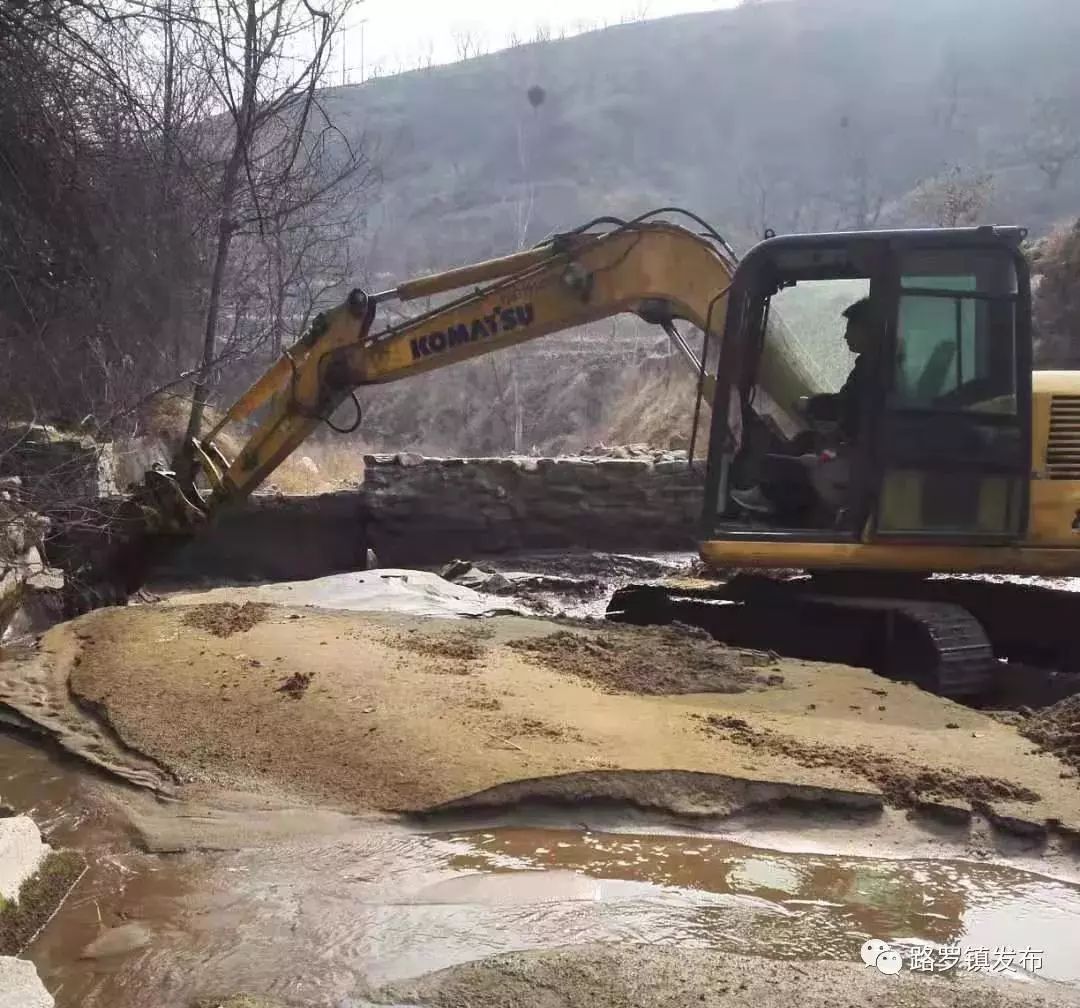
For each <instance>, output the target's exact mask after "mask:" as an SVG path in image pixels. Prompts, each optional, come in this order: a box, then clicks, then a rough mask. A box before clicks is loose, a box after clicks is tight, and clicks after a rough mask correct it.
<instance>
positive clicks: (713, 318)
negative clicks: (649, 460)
mask: <svg viewBox="0 0 1080 1008" xmlns="http://www.w3.org/2000/svg"><path fill="white" fill-rule="evenodd" d="M735 269H736V259H735V256H734V253H732V251H731V250H730V248H729V247H728V246H727V245H726V244H725V243H723V242H722V240H720V239H719V238H718V236H713V237H711V238H710V237H702V236H700V235H698V234H696V233H694V232H692V231H690V230H688V229H686V228H683V227H680V226H678V225H675V224H672V223H668V222H663V221H658V222H644V221H638V222H632V223H629V224H627V223H622V222H617V223H616V224H615V226H614V227H613V228H612V229H611V230H604V231H595V230H590V229H589V226H587V227H586V228H583V229H580V230H578V231H575V232H573V233H570V234H566V235H559V236H556V237H555V238H553V239H552V240H550V241H548V242H545V243H544V244H542V245H540V246H538V247H536V248H534V249H529V250H526V251H522V252H518V253H515V254H513V255H509V256H506V257H504V258H500V259H493V260H489V261H487V262H483V263H478V264H475V265H471V266H466V267H463V268H460V269H455V270H450V271H448V272H444V273H438V274H435V275H432V276H426V277H421V278H418V279H415V280H411V281H408V282H406V283H403V284H401V285H400V286H398V287H396V288H395V289H393V290H390V291H386V292H384V293H381V294H377V295H368V294H365V293H364V292H363V291H359V290H354V291H353V292H352V293H351V294H350V295H349V297H348V299H347V300H346V301H345V303H344V304H342V305H340V306H338V307H336V308H334V309H332V310H329V311H327V312H325V313H323V314H321V315H319V316H318V317H317V318H316V319H315V322H314V324H313V325H312V326H311V328H310V329H309V330H308V331H307V332H306V333H304V334H303V336H301V338H300V339H299V340H298V341H297V342H296V343H295V344H293V345H292V346H291V347H289V348H288V349H287V350H286V351H285V352H284V353H283V354H282V356H281V358H280V359H279V360H278V361H277V362H276V363H275V364H274V365H273V366H272V367H271V368H270V369H269V370H268V371H267V372H266V373H265V374H264V375H262V376H261V377H260V378H259V379H258V380H257V381H256V382H255V383H254V384H253V385H252V386H251V387H250V388H249V389H248V390H247V391H246V392H245V393H244V394H243V395H242V396H240V398H239V399H238V400H237V401H236V402H235V403H234V404H233V405H232V406H231V407H230V408H229V409H228V410H227V411H226V413H225V414H224V416H223V419H222V420H221V422H220V423H219V424H218V425H217V426H216V427H214V429H213V430H211V431H209V432H208V434H207V435H206V437H204V438H201V439H199V440H198V441H196V442H194V443H193V444H192V445H190V446H189V447H190V449H191V451H192V452H193V454H194V461H195V466H194V472H195V473H196V478H194V479H191V480H181V479H180V478H178V476H177V475H176V474H175V473H172V472H170V471H168V470H166V469H164V468H162V467H160V466H159V467H155V469H154V470H152V471H151V472H150V473H148V474H147V477H146V480H145V482H144V483H143V484H142V485H141V486H140V487H138V488H136V489H135V491H134V493H133V497H132V506H133V508H134V509H135V511H136V512H137V514H138V524H140V525H141V526H142V528H143V529H144V530H145V532H146V533H147V534H148V535H149V536H152V537H156V538H158V539H161V538H162V536H165V537H169V536H172V537H180V538H181V539H183V538H184V537H187V536H190V535H193V534H194V533H195V532H197V531H198V528H199V527H200V526H201V525H202V524H204V523H205V522H206V521H208V520H210V519H212V518H213V517H214V515H215V514H216V513H218V512H219V511H220V510H221V509H222V508H225V507H228V506H230V505H232V504H234V503H236V502H238V501H240V500H242V499H244V498H245V497H247V496H248V495H249V494H251V493H252V492H253V491H254V490H255V489H256V488H257V487H258V486H259V485H260V484H261V483H262V482H263V481H265V480H266V479H267V477H269V476H270V474H271V473H272V472H273V471H274V469H275V468H277V466H279V465H280V464H281V463H282V462H283V461H284V460H285V459H286V458H288V456H289V455H290V454H291V453H292V452H293V451H295V450H296V448H297V447H298V446H299V445H300V444H301V443H302V442H303V441H304V440H305V439H306V438H307V437H308V436H309V435H310V434H311V433H312V431H313V430H314V429H315V428H316V427H317V426H318V425H319V424H320V423H322V422H324V421H327V420H329V418H330V416H331V414H332V413H333V412H334V411H335V410H336V409H337V407H338V406H339V405H341V403H342V402H343V401H344V400H345V399H346V398H348V397H349V396H350V395H352V394H354V391H355V389H357V388H360V387H362V386H365V385H378V384H383V383H385V382H392V381H398V380H400V379H403V378H409V377H411V376H413V375H417V374H422V373H424V372H427V371H433V370H436V369H438V368H443V367H447V366H449V365H451V364H456V363H458V362H461V361H466V360H470V359H472V358H475V357H479V356H481V355H483V354H487V353H490V352H492V351H495V350H501V349H505V348H508V347H512V346H516V345H518V344H520V343H524V342H526V341H529V340H533V339H537V338H539V337H541V336H545V335H548V334H550V333H556V332H560V331H562V330H565V329H569V328H572V327H574V326H580V325H582V324H584V323H587V322H592V321H596V320H598V319H602V318H606V317H609V316H612V315H615V314H618V313H621V312H633V313H636V314H637V315H639V316H640V317H642V318H643V319H645V320H646V321H648V322H652V323H656V324H658V325H660V326H661V327H663V328H664V330H665V331H666V332H667V333H668V335H669V336H670V337H671V338H672V340H673V341H674V342H675V343H676V345H677V347H678V349H679V352H680V355H681V356H682V357H683V359H684V360H686V362H687V364H688V365H689V366H690V367H691V368H693V369H694V371H695V373H696V374H697V375H698V377H699V379H700V388H699V391H700V394H701V396H702V399H703V400H704V401H705V402H706V403H711V402H712V399H713V392H714V390H715V381H716V378H715V376H712V375H709V374H707V373H706V371H705V369H704V368H703V367H702V363H701V361H700V360H699V359H698V358H697V357H696V356H695V354H694V353H693V351H692V350H691V349H690V347H689V346H688V345H687V344H686V342H685V341H684V340H683V339H682V337H681V336H680V335H679V332H678V330H677V328H676V327H675V322H676V321H677V320H686V321H688V322H690V323H692V324H693V325H695V326H697V327H698V328H699V329H700V330H702V332H703V333H705V334H706V341H705V347H706V351H708V348H709V347H710V345H715V344H716V343H718V340H719V337H720V334H721V333H722V332H723V326H724V320H725V317H726V312H727V301H728V298H727V295H728V290H729V288H730V287H731V282H732V278H733V276H734V273H735ZM451 292H453V294H451ZM439 295H451V299H450V300H448V301H446V303H443V304H441V305H439V306H438V307H435V308H431V309H429V310H426V311H423V312H421V313H420V314H417V315H416V316H415V317H412V318H410V319H409V320H407V321H405V322H403V323H400V324H396V325H391V326H389V327H387V328H384V329H381V330H379V331H376V332H372V326H373V322H374V320H375V315H376V310H377V308H378V306H379V305H380V304H381V303H384V302H388V301H392V300H396V301H399V302H416V301H419V300H421V299H425V298H433V297H436V296H439ZM759 381H760V384H761V386H762V387H764V388H765V389H767V390H768V391H769V392H770V395H771V396H772V397H773V398H774V399H777V400H779V401H781V402H782V401H788V402H793V401H794V400H795V399H796V398H797V396H798V395H799V394H801V393H802V392H803V391H804V390H805V388H806V384H807V381H806V377H805V376H804V375H802V374H801V373H800V372H799V371H798V370H797V367H796V365H795V364H794V363H792V362H791V361H789V360H787V359H785V358H783V357H782V356H781V355H780V354H778V353H777V352H775V351H774V350H772V349H771V348H770V346H769V345H768V343H766V346H765V349H764V354H763V357H762V363H761V368H760V371H759ZM263 407H265V408H266V414H265V416H264V417H263V418H262V419H261V420H259V421H258V422H257V423H256V424H255V426H254V428H253V429H251V431H250V433H249V435H248V436H247V438H246V440H245V442H244V444H243V445H242V447H241V449H240V450H239V451H238V452H237V453H236V454H235V455H234V456H233V457H232V458H229V457H227V456H226V454H225V453H224V452H223V451H222V450H221V449H220V447H219V446H218V444H217V441H216V439H217V438H218V436H219V435H220V434H221V432H222V431H223V429H224V428H226V427H227V426H228V425H230V424H234V423H238V422H244V421H250V419H251V417H252V416H253V414H254V413H255V412H256V411H258V410H260V409H261V408H263ZM199 476H201V477H202V478H201V479H199V478H198V477H199ZM129 538H130V537H129ZM126 557H127V559H126V561H125V562H123V563H120V564H119V566H120V567H121V568H122V570H123V572H122V573H121V575H120V578H121V580H122V581H123V582H124V586H125V590H126V591H129V592H130V591H132V590H134V588H135V587H137V586H138V583H141V580H142V578H143V576H144V574H145V567H146V563H147V561H146V560H145V558H143V559H141V560H140V561H139V562H137V563H134V564H132V562H131V559H132V553H131V550H130V549H129V550H128V551H127V553H126Z"/></svg>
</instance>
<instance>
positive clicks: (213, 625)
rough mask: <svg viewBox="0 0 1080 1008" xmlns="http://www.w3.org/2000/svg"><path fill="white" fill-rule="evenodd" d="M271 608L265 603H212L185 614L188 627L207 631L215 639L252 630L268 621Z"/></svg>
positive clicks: (196, 607)
mask: <svg viewBox="0 0 1080 1008" xmlns="http://www.w3.org/2000/svg"><path fill="white" fill-rule="evenodd" d="M269 609H270V606H269V605H268V604H267V603H265V602H245V603H244V604H243V605H237V604H236V603H235V602H211V603H209V604H208V605H200V606H195V607H194V608H193V609H189V610H188V611H187V613H185V614H184V623H185V624H186V625H187V626H190V627H195V628H196V629H199V630H205V631H206V632H207V633H211V634H213V635H214V636H215V637H231V636H232V635H233V634H235V633H243V632H244V631H245V630H250V629H251V628H252V627H253V626H255V624H256V623H261V622H262V621H263V620H264V619H266V614H267V612H268V610H269Z"/></svg>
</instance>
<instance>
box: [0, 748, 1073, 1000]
mask: <svg viewBox="0 0 1080 1008" xmlns="http://www.w3.org/2000/svg"><path fill="white" fill-rule="evenodd" d="M0 767H2V768H3V772H2V773H0V794H2V796H3V798H4V800H5V801H6V802H8V803H10V804H12V805H14V806H15V807H16V808H19V809H20V810H32V811H33V814H34V815H35V817H36V818H37V819H38V821H39V822H40V823H41V824H42V825H43V827H44V828H45V829H46V830H47V832H48V833H49V834H50V836H51V838H52V839H53V840H54V841H56V842H57V843H65V844H68V845H72V846H78V847H82V848H83V849H85V850H86V852H87V854H88V857H89V861H90V870H89V871H88V873H87V875H86V876H85V877H84V878H83V880H82V881H81V882H80V883H79V885H78V886H77V887H76V889H75V890H74V892H73V893H72V894H71V897H70V898H69V900H68V902H67V903H66V904H65V906H64V908H63V909H62V911H61V912H60V914H59V915H58V916H57V918H56V919H55V920H54V922H53V924H52V925H51V926H50V927H49V929H48V930H47V931H46V933H45V934H44V935H43V936H42V937H41V938H40V939H39V940H38V941H37V942H36V943H35V944H34V946H32V948H31V949H30V950H29V953H28V954H29V955H30V957H31V958H32V959H33V960H34V961H35V962H36V963H37V965H38V968H39V971H40V972H41V975H42V977H43V979H44V980H45V982H46V984H47V986H48V987H49V989H50V990H51V991H53V992H54V994H55V996H56V1000H57V1004H58V1005H59V1006H60V1008H74V1006H76V1005H78V1006H87V1008H93V1006H98V1008H106V1006H108V1008H135V1006H140V1008H143V1006H146V1005H151V1004H152V1005H155V1006H160V1008H172V1006H177V1008H179V1006H185V1008H186V1006H187V1005H188V1004H189V1003H190V1001H191V1000H192V999H194V998H196V997H202V996H212V995H215V994H220V993H224V992H230V991H237V990H253V991H257V992H260V993H264V994H267V995H272V996H277V997H279V998H281V999H283V1000H297V1001H300V1002H301V1003H302V1002H303V1001H304V1000H307V999H310V1000H312V1001H318V1002H327V1001H329V1002H331V1003H336V1002H338V1001H341V1000H342V999H346V998H350V997H353V998H357V997H362V996H363V994H364V992H365V991H366V990H367V989H368V987H369V986H374V985H378V984H380V983H382V982H385V981H388V980H392V979H397V978H402V977H407V976H411V975H415V974H419V973H422V972H426V971H428V970H433V969H438V968H441V967H444V966H448V965H451V964H454V963H459V962H465V961H468V960H471V959H476V958H479V957H482V956H485V955H490V954H494V953H498V952H504V951H510V950H514V949H537V948H546V947H552V946H557V945H567V944H575V943H581V942H588V941H607V942H613V941H614V942H620V941H624V942H645V943H658V944H679V945H683V946H691V947H694V946H696V947H713V948H719V949H724V950H730V951H733V952H745V953H752V954H753V953H756V954H764V955H769V956H776V957H785V958H793V959H842V960H854V959H856V957H857V955H858V948H859V946H860V945H861V944H862V942H863V941H864V940H865V939H866V938H868V937H877V938H884V939H893V940H904V939H910V940H920V941H925V942H931V943H934V944H938V945H945V944H950V943H960V944H962V945H964V946H966V947H969V948H970V947H983V946H985V947H990V948H994V947H997V946H1012V947H1014V948H1028V947H1031V948H1034V949H1037V950H1040V951H1042V952H1044V953H1045V956H1044V967H1043V970H1042V971H1041V972H1042V975H1043V976H1044V977H1047V978H1050V979H1057V980H1062V981H1065V982H1067V983H1071V984H1077V985H1080V961H1078V960H1077V959H1076V956H1075V940H1074V936H1075V935H1076V933H1077V931H1078V929H1080V888H1078V887H1074V886H1070V885H1067V884H1064V883H1061V882H1057V881H1053V880H1050V879H1046V878H1041V877H1039V876H1035V875H1031V874H1026V873H1023V872H1018V871H1013V870H1009V869H1004V868H998V867H993V866H988V865H977V864H970V863H961V862H950V861H925V860H923V861H881V860H870V859H864V858H853V857H834V856H819V855H799V854H784V853H779V852H775V851H769V850H759V849H754V848H750V847H745V846H741V845H738V844H733V843H730V842H727V841H719V840H716V839H713V838H710V837H709V836H708V835H695V836H686V835H667V834H662V833H653V834H629V833H626V834H624V833H611V832H608V833H601V832H596V833H594V832H589V831H586V830H560V829H547V828H544V829H539V828H527V829H526V828H517V829H515V828H500V829H491V830H486V831H485V830H476V831H467V832H454V833H446V832H443V833H428V834H424V833H418V832H414V831H410V830H407V829H405V828H404V827H401V828H396V827H390V826H386V825H381V826H378V827H374V828H373V827H370V826H365V827H363V828H361V827H359V826H350V827H349V831H348V832H344V833H342V834H341V835H340V836H335V837H334V838H333V840H332V841H329V842H328V841H327V840H326V839H325V838H323V839H321V840H320V841H318V842H317V843H315V842H312V843H297V844H292V845H287V846H278V847H273V848H269V849H259V850H246V851H236V852H231V853H216V854H209V853H191V854H183V855H171V856H164V857H161V856H152V855H149V854H145V853H141V852H139V851H137V850H135V849H134V847H133V845H132V842H131V840H130V839H129V837H128V834H127V832H126V830H125V828H124V826H123V822H122V820H120V819H119V818H118V817H117V816H116V815H115V814H110V813H108V812H107V811H105V810H104V809H105V806H103V805H102V803H101V801H100V798H101V794H100V792H101V791H102V790H103V789H104V787H105V785H104V783H103V782H101V781H98V780H96V779H94V778H90V777H87V776H85V775H83V774H82V773H80V772H79V771H78V770H77V769H76V768H75V767H73V766H71V765H67V764H59V763H57V762H56V761H54V760H53V759H52V758H51V757H48V756H46V755H44V754H42V753H40V752H38V751H37V750H35V749H32V748H30V747H29V746H27V745H25V744H23V743H20V742H16V741H13V740H11V739H7V738H3V737H2V736H0ZM116 929H119V930H116ZM102 936H105V937H106V939H107V940H108V941H109V942H113V943H115V944H116V946H117V947H118V949H119V950H118V951H115V952H114V953H113V954H105V955H96V956H94V957H92V958H80V955H81V954H82V953H83V950H84V949H85V948H86V947H87V946H88V945H89V944H90V943H91V942H94V941H96V940H98V939H100V938H101V937H102ZM106 951H108V950H106ZM343 1003H348V1002H347V1001H346V1002H343Z"/></svg>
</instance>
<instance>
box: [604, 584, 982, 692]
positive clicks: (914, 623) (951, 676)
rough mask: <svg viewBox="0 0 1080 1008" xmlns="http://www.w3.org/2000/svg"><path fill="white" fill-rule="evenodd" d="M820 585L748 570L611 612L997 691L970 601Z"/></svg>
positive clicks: (645, 597)
mask: <svg viewBox="0 0 1080 1008" xmlns="http://www.w3.org/2000/svg"><path fill="white" fill-rule="evenodd" d="M815 588H816V586H815V584H814V582H813V580H812V579H810V578H792V579H780V580H774V579H771V578H767V577H756V576H745V575H743V576H738V577H735V578H733V579H732V580H731V581H728V582H723V583H717V584H714V585H710V586H703V585H701V583H700V582H699V583H698V585H691V584H686V585H670V586H664V585H636V586H630V587H628V588H624V589H620V590H619V591H618V592H616V593H615V595H614V596H613V598H612V600H611V603H610V605H609V607H608V618H609V619H612V620H615V621H619V622H627V623H635V624H639V625H648V624H657V623H659V624H670V623H686V624H690V625H692V626H698V627H701V628H702V629H705V630H708V631H709V632H710V633H711V634H713V636H714V637H716V638H717V639H718V640H722V641H725V642H727V643H730V644H733V645H735V646H738V647H752V648H757V649H762V650H772V651H776V652H778V653H780V654H784V655H788V656H790V657H794V658H805V659H809V660H815V661H827V662H836V663H839V664H845V665H856V666H861V667H864V668H870V669H872V670H873V671H875V672H877V673H878V674H880V675H882V676H885V677H887V678H890V679H894V680H900V681H909V682H913V683H915V684H916V685H918V686H920V687H921V688H923V689H926V690H928V691H930V692H932V693H937V694H939V695H941V696H946V697H950V698H954V699H957V700H964V701H972V700H975V699H977V698H979V697H980V696H982V695H984V694H986V693H988V692H989V691H990V690H991V689H992V688H993V686H994V681H995V673H996V669H997V665H998V662H997V661H996V658H995V655H994V649H993V647H992V645H991V642H990V640H989V638H988V637H987V634H986V632H985V631H984V629H983V627H982V625H981V624H980V623H979V621H978V620H977V619H976V618H975V617H974V616H972V614H971V613H969V612H968V611H967V610H966V609H964V608H963V607H962V606H959V605H955V604H952V603H949V602H937V601H924V600H912V599H907V598H901V597H883V596H852V595H841V594H838V593H819V592H817V591H816V590H815Z"/></svg>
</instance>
